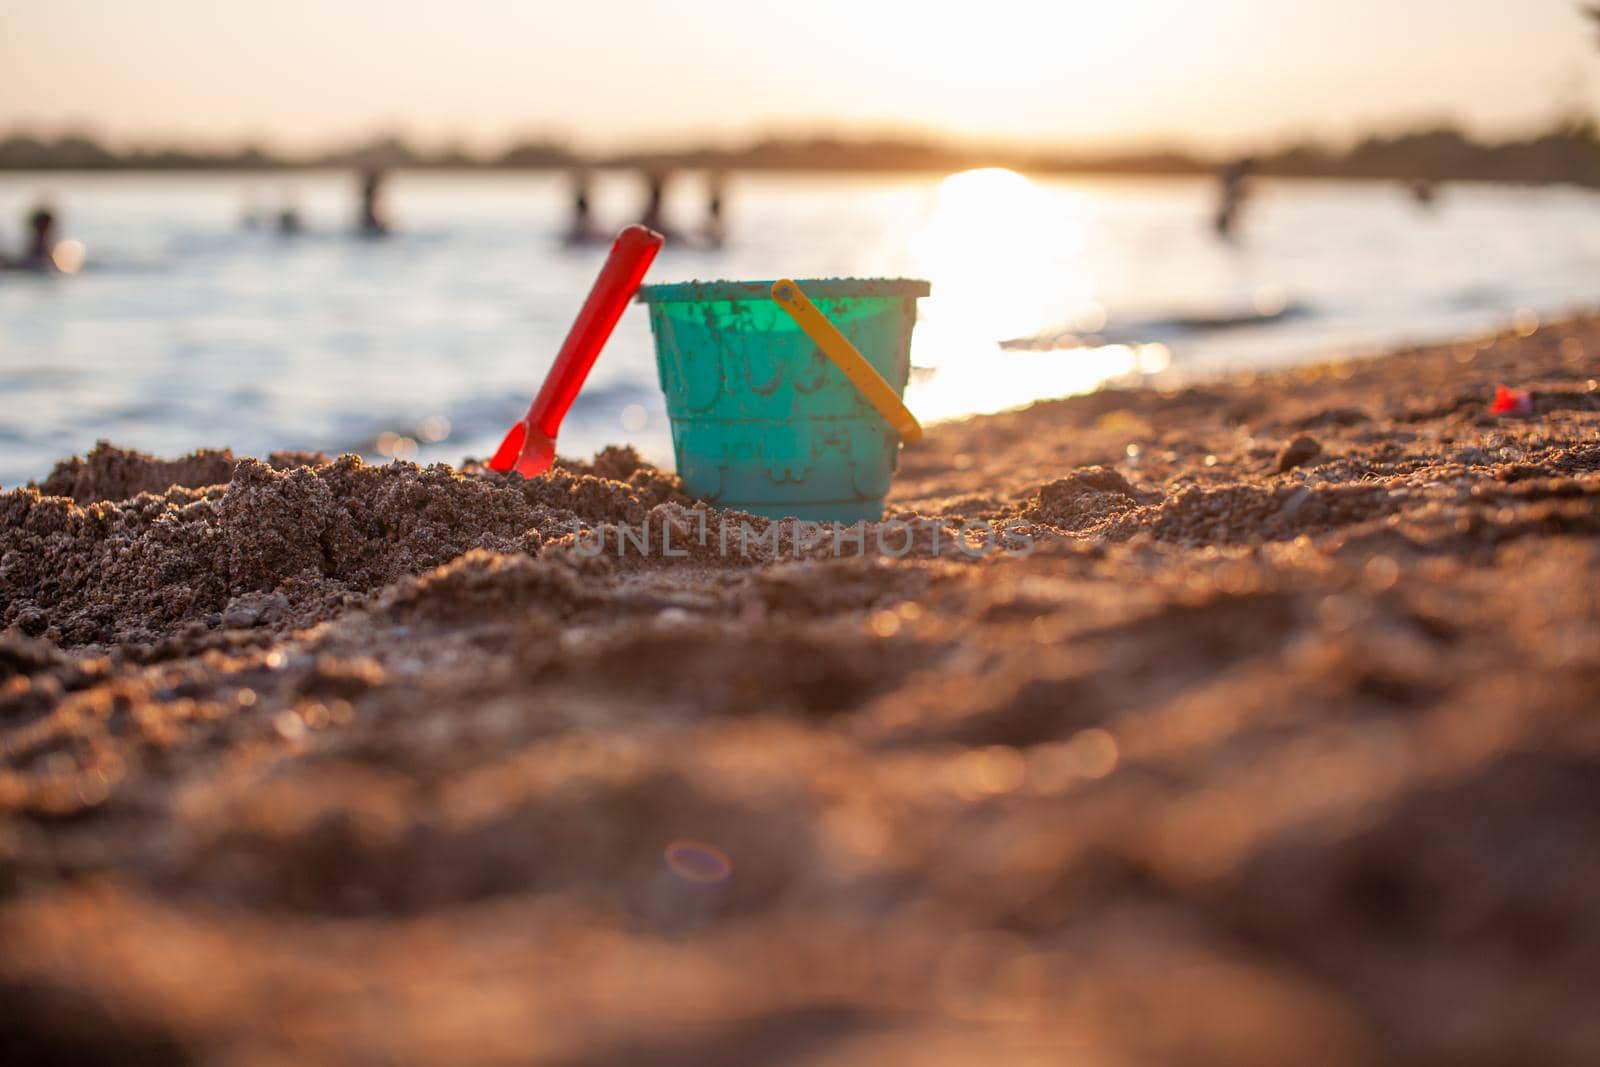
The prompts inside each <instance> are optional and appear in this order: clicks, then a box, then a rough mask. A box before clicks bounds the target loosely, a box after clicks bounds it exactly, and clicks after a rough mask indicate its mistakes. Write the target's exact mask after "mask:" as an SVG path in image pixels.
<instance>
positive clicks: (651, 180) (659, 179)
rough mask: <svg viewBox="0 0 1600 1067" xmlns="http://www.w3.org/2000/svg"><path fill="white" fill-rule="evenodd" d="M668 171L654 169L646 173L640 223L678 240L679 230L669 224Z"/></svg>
mask: <svg viewBox="0 0 1600 1067" xmlns="http://www.w3.org/2000/svg"><path fill="white" fill-rule="evenodd" d="M668 177H669V175H668V173H667V172H666V171H661V170H652V171H649V172H648V173H646V174H645V202H644V215H643V217H642V218H640V219H639V224H640V225H641V226H644V227H646V228H647V229H651V230H654V231H656V232H657V233H659V234H661V235H662V236H663V237H666V238H667V239H668V240H677V239H678V234H677V231H675V230H673V229H672V228H671V227H670V226H668V225H667V216H666V200H667V180H668Z"/></svg>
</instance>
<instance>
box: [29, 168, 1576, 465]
mask: <svg viewBox="0 0 1600 1067" xmlns="http://www.w3.org/2000/svg"><path fill="white" fill-rule="evenodd" d="M568 188H569V187H568V183H567V181H566V179H565V177H564V176H562V175H560V174H547V173H530V174H516V173H481V172H479V173H472V172H459V173H444V172H408V173H399V174H397V175H395V176H393V178H392V180H391V182H390V186H389V189H388V205H389V210H390V214H391V215H392V217H393V219H394V222H395V225H396V232H395V233H394V234H393V235H392V236H390V237H388V238H384V239H363V238H360V237H357V236H355V235H354V233H353V229H354V222H355V219H356V212H357V202H356V186H355V180H354V178H353V177H352V176H350V175H348V174H341V173H331V172H295V173H276V174H236V173H230V174H176V175H151V174H104V175H59V174H7V175H0V252H11V253H15V252H16V251H17V250H18V248H19V246H20V244H21V242H22V239H23V235H22V222H23V218H24V214H25V212H26V209H27V208H28V207H29V206H30V205H31V204H32V203H34V202H35V201H36V200H38V199H41V198H47V199H49V200H50V202H52V203H53V204H54V206H55V208H56V212H57V214H58V216H59V217H60V219H61V223H62V227H61V229H62V233H61V235H62V237H63V238H72V239H75V240H79V241H82V242H83V243H84V245H85V246H86V248H87V250H88V259H87V261H86V263H85V265H84V267H83V268H82V269H81V270H80V271H79V272H78V273H76V274H74V275H71V276H58V277H48V278H42V277H33V276H27V275H21V274H16V273H0V400H3V404H0V484H4V485H6V486H11V485H15V484H18V483H19V482H21V481H24V480H26V479H30V478H39V477H42V476H43V475H44V474H46V473H47V472H48V471H49V469H50V466H51V464H52V462H53V461H54V460H56V459H58V458H60V457H63V456H67V455H71V454H74V453H81V452H83V451H85V450H87V449H88V448H90V447H92V445H93V444H94V442H95V441H96V440H98V439H102V438H106V439H110V440H111V441H113V442H116V443H118V444H121V445H127V446H132V447H137V448H141V449H145V450H149V451H153V452H156V453H159V454H163V455H176V454H180V453H182V452H185V451H189V450H192V449H194V448H197V447H201V446H218V447H221V446H227V447H231V448H233V449H234V450H235V451H236V452H239V453H241V454H264V453H266V452H268V451H271V450H274V449H284V448H301V449H320V450H324V451H327V452H341V451H355V452H360V453H362V454H364V455H366V456H368V457H369V458H371V459H374V460H379V461H381V460H384V459H385V458H387V457H392V456H400V457H403V458H415V459H417V460H419V461H422V462H428V461H447V462H455V461H457V460H459V459H461V458H462V457H463V456H467V455H477V456H483V455H486V454H487V453H488V452H490V451H492V450H493V447H494V445H495V444H496V443H497V442H498V440H499V438H500V436H501V435H502V434H503V433H504V432H505V430H506V428H507V427H508V426H509V425H510V424H511V423H512V422H513V421H514V420H515V419H517V418H518V417H520V416H521V414H522V412H523V411H524V410H525V408H526V406H527V403H528V400H529V398H530V397H531V396H532V395H533V393H534V391H535V390H536V389H537V387H538V385H539V382H540V381H541V380H542V378H543V375H544V372H545V370H546V369H547V368H548V366H549V364H550V361H551V359H552V358H553V357H554V355H555V352H556V350H557V348H558V347H559V346H560V343H561V339H562V337H563V335H564V334H565V332H566V329H567V327H568V326H569V325H570V324H571V321H572V318H573V316H574V314H575V313H576V310H577V308H578V306H579V305H580V304H581V302H582V300H583V296H584V294H585V292H586V291H587V289H588V286H589V284H590V282H591V280H592V279H593V277H594V274H595V272H596V271H597V270H598V268H599V265H600V263H601V261H602V259H603V257H604V255H605V248H604V247H603V246H601V247H585V248H577V249H574V248H569V247H567V246H566V245H565V244H564V243H563V241H562V234H563V231H564V230H565V228H566V225H567V221H568V212H569V203H568V196H569V193H568ZM1213 195H1214V190H1213V189H1212V186H1211V184H1210V183H1209V182H1207V181H1204V180H1200V179H1173V180H1159V179H1116V180H1110V179H1096V180H1079V179H1043V178H1032V179H1030V178H1025V177H1023V176H1021V175H1017V174H1013V173H1011V172H1009V171H995V170H989V171H973V172H966V173H963V174H959V175H928V176H859V175H849V176H827V177H812V176H776V175H740V176H734V177H733V178H731V179H730V180H729V181H728V182H727V187H726V191H725V202H726V205H727V208H726V211H727V239H726V241H725V243H723V244H722V245H721V246H720V247H711V246H710V245H708V244H705V243H692V242H689V241H680V242H675V243H674V244H669V246H668V248H667V249H666V250H665V251H664V252H663V253H662V255H661V257H660V258H659V259H658V260H657V263H656V265H655V267H654V269H653V270H652V272H651V276H650V280H651V281H657V282H663V281H678V280H689V279H696V278H699V279H711V278H772V277H781V276H792V277H828V276H836V275H837V276H856V277H884V276H888V277H893V276H906V277H917V278H926V279H928V280H929V281H930V282H931V283H932V285H933V292H932V295H931V296H930V297H929V298H928V299H927V300H925V301H923V302H922V307H921V311H920V314H921V318H920V320H919V323H918V326H917V331H916V335H915V337H914V341H913V347H912V361H913V364H914V365H915V367H916V368H918V369H916V370H914V372H913V381H912V384H911V386H910V388H909V390H908V392H907V402H908V404H909V405H910V406H911V408H912V409H913V411H915V412H916V413H917V414H918V415H919V416H920V417H921V418H923V419H924V420H925V421H937V420H940V419H948V418H956V417H961V416H964V415H969V414H973V413H979V412H986V411H994V410H1000V409H1003V408H1006V407H1012V406H1016V405H1019V404H1025V403H1028V402H1030V401H1032V400H1035V399H1040V398H1044V397H1049V396H1058V395H1064V394H1068V393H1073V392H1081V391H1085V390H1089V389H1093V388H1097V387H1100V386H1102V385H1104V384H1106V383H1108V382H1110V383H1118V382H1128V381H1136V380H1141V379H1150V378H1155V379H1159V380H1161V381H1166V382H1175V381H1182V380H1194V379H1198V378H1204V377H1206V376H1209V375H1214V374H1219V373H1227V372H1230V371H1236V370H1240V369H1251V368H1264V367H1270V366H1277V365H1283V364H1287V363H1292V362H1297V361H1304V360H1309V359H1315V358H1320V357H1323V356H1340V355H1352V354H1359V353H1363V352H1368V351H1374V350H1377V349H1380V348H1382V347H1385V346H1390V345H1394V344H1398V343H1403V342H1410V341H1427V340H1442V339H1448V338H1451V337H1455V336H1460V335H1464V334H1468V333H1472V332H1475V331H1481V330H1487V329H1495V328H1501V327H1504V326H1506V325H1509V324H1511V323H1512V322H1513V321H1515V322H1517V323H1518V324H1519V325H1521V326H1522V327H1523V328H1525V329H1526V328H1528V327H1529V326H1530V325H1531V324H1532V323H1534V322H1536V321H1538V320H1539V319H1540V318H1543V319H1545V320H1548V319H1550V318H1552V317H1554V316H1556V315H1559V314H1562V313H1565V312H1568V311H1573V310H1579V309H1583V308H1587V307H1592V306H1594V305H1595V304H1596V303H1600V194H1596V193H1594V192H1590V191H1586V190H1579V189H1573V188H1565V187H1549V188H1520V187H1506V186H1446V187H1444V189H1443V190H1442V194H1441V196H1440V199H1439V200H1438V202H1437V204H1436V205H1435V206H1434V207H1433V208H1432V209H1424V208H1422V207H1420V206H1418V205H1416V204H1414V203H1413V202H1412V201H1411V200H1410V199H1409V198H1408V196H1407V195H1406V192H1405V190H1404V189H1403V188H1401V187H1400V186H1398V185H1395V184H1391V183H1329V182H1273V181H1265V182H1262V183H1260V184H1259V185H1258V187H1257V189H1256V191H1255V194H1254V196H1253V197H1252V198H1251V201H1250V202H1249V204H1248V205H1247V207H1246V210H1245V213H1244V216H1243V219H1242V224H1241V227H1240V230H1239V232H1238V234H1237V235H1236V236H1235V238H1234V239H1233V240H1231V241H1223V240H1220V239H1218V238H1217V236H1216V235H1215V234H1214V233H1213V232H1212V230H1211V229H1210V218H1211V213H1212V206H1213V205H1212V198H1213ZM641 199H642V189H641V187H640V183H639V182H638V181H637V179H636V178H635V177H633V176H632V175H628V174H624V173H608V174H604V175H602V177H601V178H600V180H599V181H598V182H597V185H596V188H595V190H594V201H595V213H596V215H597V217H598V218H599V220H600V221H601V222H602V223H603V224H605V225H606V226H608V227H614V226H620V225H622V224H624V223H626V222H629V221H633V218H634V216H635V215H636V213H637V212H638V210H639V207H640V201H641ZM286 205H293V206H294V207H295V208H296V209H297V210H298V211H299V213H300V215H301V216H302V218H303V220H304V224H305V229H304V232H302V233H300V234H298V235H296V236H281V235H279V234H278V233H277V232H276V231H275V228H274V226H273V225H272V220H271V215H272V214H273V213H275V212H276V211H277V210H278V209H279V208H281V207H283V206H286ZM703 210H704V185H703V182H702V181H701V176H699V175H696V174H692V173H691V174H684V175H680V176H679V178H678V180H677V181H676V182H675V184H674V185H673V186H672V188H671V190H670V191H669V198H668V212H669V215H670V216H671V219H672V221H673V223H674V224H675V225H676V226H677V227H679V228H681V229H682V230H684V231H685V232H686V233H687V232H692V231H693V230H694V229H695V228H696V227H697V226H698V225H699V224H700V223H701V221H702V217H703ZM252 214H253V215H255V216H257V217H258V219H260V223H259V224H258V225H256V226H254V227H247V226H245V225H243V220H244V218H245V217H246V216H247V215H252ZM655 375H656V372H655V368H654V360H653V357H652V347H651V341H650V336H649V328H648V324H647V321H646V316H645V313H644V310H643V309H642V308H633V309H630V311H629V312H628V313H627V314H626V315H625V316H624V318H623V320H622V322H621V324H620V325H619V327H618V329H617V332H616V335H615V336H614V337H613V339H612V341H611V344H610V345H609V346H608V347H607V349H606V351H605V352H604V353H603V354H602V355H601V357H600V360H599V362H598V364H597V365H596V367H595V370H594V372H593V374H592V376H591V378H590V383H589V386H588V388H587V389H586V390H585V391H584V393H583V394H582V396H580V397H579V399H578V402H577V404H576V406H575V407H574V408H573V410H572V413H571V414H570V415H569V417H568V420H567V423H566V425H565V426H564V427H563V428H562V432H561V435H560V442H559V448H560V451H561V452H562V453H563V454H567V455H583V454H586V453H589V452H592V451H594V450H595V449H597V448H599V447H600V446H602V445H604V444H607V443H631V444H633V445H635V446H636V447H638V448H639V449H640V450H641V451H642V452H644V453H645V454H646V455H647V456H648V457H650V458H651V459H653V460H655V461H657V462H662V463H669V462H670V458H671V447H670V438H669V436H668V428H667V424H666V419H665V412H664V409H663V406H662V400H661V395H660V391H659V388H658V386H657V383H656V376H655Z"/></svg>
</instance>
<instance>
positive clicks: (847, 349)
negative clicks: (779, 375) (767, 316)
mask: <svg viewBox="0 0 1600 1067" xmlns="http://www.w3.org/2000/svg"><path fill="white" fill-rule="evenodd" d="M772 299H774V300H776V301H777V302H778V306H779V307H781V308H783V310H785V311H787V312H788V313H789V317H790V318H792V319H794V321H795V322H796V324H798V325H799V327H800V328H801V329H802V330H804V331H805V332H806V336H808V337H810V338H811V339H812V340H813V341H815V342H816V343H817V347H818V348H820V349H822V351H823V354H824V355H826V356H827V357H828V358H829V359H831V360H833V362H834V364H835V365H837V366H838V368H839V369H840V370H842V371H844V376H845V377H846V378H849V379H850V384H852V385H854V386H855V387H856V389H857V390H859V391H860V393H861V395H862V396H864V397H866V399H867V403H869V404H871V405H872V406H873V407H875V408H877V409H878V414H880V415H882V416H883V417H884V418H885V419H887V420H888V422H889V425H890V426H892V427H894V432H895V433H897V434H899V435H900V440H902V441H904V442H905V443H906V444H908V445H909V444H915V443H916V442H918V441H920V440H922V423H920V422H918V421H917V417H916V416H915V415H913V414H911V412H910V410H909V409H908V408H907V407H906V406H905V405H904V404H902V403H901V402H900V396H899V394H897V393H896V392H895V391H894V387H893V386H891V385H890V384H889V383H888V382H886V381H884V380H883V375H881V374H879V373H878V372H877V371H876V370H874V369H873V366H872V364H870V363H868V362H867V360H866V357H865V356H863V355H862V354H861V353H860V352H859V351H857V350H856V346H855V345H853V344H851V343H850V339H849V338H847V337H846V336H845V335H844V334H842V333H840V332H839V328H838V327H837V326H835V325H834V324H833V323H831V322H829V321H828V317H827V316H826V315H824V314H823V313H822V312H820V311H818V310H817V305H815V304H813V303H812V302H811V300H810V298H808V297H807V296H806V294H805V293H802V292H801V291H800V287H799V286H798V285H796V284H795V283H794V281H793V280H792V279H789V278H781V279H779V280H778V281H775V282H773V283H772Z"/></svg>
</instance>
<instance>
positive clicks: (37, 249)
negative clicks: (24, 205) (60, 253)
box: [20, 204, 56, 270]
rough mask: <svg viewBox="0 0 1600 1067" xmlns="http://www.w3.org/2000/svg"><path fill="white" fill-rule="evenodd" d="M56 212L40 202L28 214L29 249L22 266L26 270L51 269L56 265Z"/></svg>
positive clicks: (23, 258)
mask: <svg viewBox="0 0 1600 1067" xmlns="http://www.w3.org/2000/svg"><path fill="white" fill-rule="evenodd" d="M55 248H56V213H55V212H54V211H52V210H50V206H49V205H48V204H40V205H39V206H38V207H36V208H34V209H33V211H32V212H31V213H30V214H29V215H28V251H27V253H26V254H25V255H24V256H23V257H22V261H21V263H20V266H21V267H22V268H23V269H24V270H50V269H52V268H53V267H54V266H55V260H54V258H53V256H52V253H54V252H55Z"/></svg>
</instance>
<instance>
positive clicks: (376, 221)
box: [360, 168, 389, 237]
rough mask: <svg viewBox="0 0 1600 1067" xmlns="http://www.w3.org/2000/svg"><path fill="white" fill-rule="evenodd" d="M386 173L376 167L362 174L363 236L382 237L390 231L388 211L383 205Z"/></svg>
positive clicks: (361, 224) (361, 227) (361, 222)
mask: <svg viewBox="0 0 1600 1067" xmlns="http://www.w3.org/2000/svg"><path fill="white" fill-rule="evenodd" d="M384 177H385V175H384V173H383V171H381V170H378V169H376V168H374V169H372V170H367V171H363V172H362V174H361V219H360V229H361V235H362V236H363V237H382V236H384V235H385V234H387V233H388V232H389V218H388V212H387V211H385V210H384V205H383V182H384Z"/></svg>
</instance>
